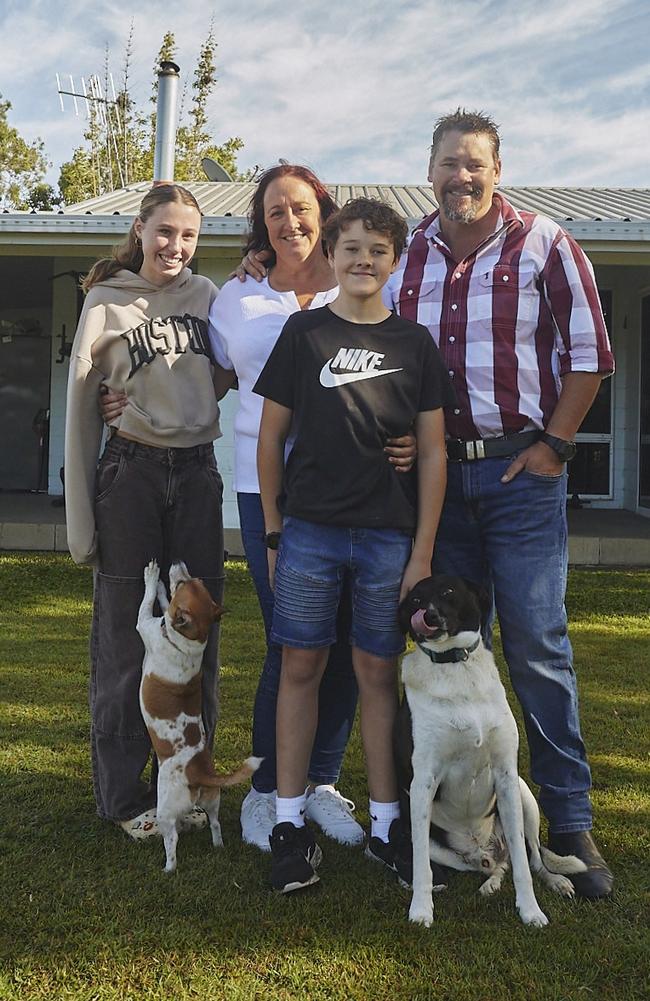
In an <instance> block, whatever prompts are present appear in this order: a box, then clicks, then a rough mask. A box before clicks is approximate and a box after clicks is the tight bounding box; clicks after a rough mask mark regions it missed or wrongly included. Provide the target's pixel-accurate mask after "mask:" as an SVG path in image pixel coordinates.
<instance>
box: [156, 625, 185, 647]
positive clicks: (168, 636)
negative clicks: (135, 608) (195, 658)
mask: <svg viewBox="0 0 650 1001" xmlns="http://www.w3.org/2000/svg"><path fill="white" fill-rule="evenodd" d="M160 627H161V631H162V634H163V636H164V637H165V639H166V640H167V642H168V643H169V644H171V646H173V648H174V650H178V652H179V653H182V654H185V650H183V649H182V648H181V647H179V646H178V644H177V643H174V641H173V639H172V638H171V636H170V635H169V633H168V632H167V626H166V624H165V619H164V617H163V618H162V619H161V620H160Z"/></svg>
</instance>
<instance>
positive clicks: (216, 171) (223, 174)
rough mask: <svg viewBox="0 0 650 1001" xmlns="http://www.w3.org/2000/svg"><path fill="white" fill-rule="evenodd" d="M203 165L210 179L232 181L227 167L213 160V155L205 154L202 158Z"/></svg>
mask: <svg viewBox="0 0 650 1001" xmlns="http://www.w3.org/2000/svg"><path fill="white" fill-rule="evenodd" d="M201 166H202V167H203V172H204V173H205V176H206V177H207V179H208V180H209V181H232V177H231V176H230V174H229V173H228V171H227V170H226V169H225V167H222V166H221V164H220V163H217V161H216V160H213V159H212V157H211V156H204V157H203V159H202V160H201Z"/></svg>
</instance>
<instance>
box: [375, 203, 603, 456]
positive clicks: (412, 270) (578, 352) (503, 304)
mask: <svg viewBox="0 0 650 1001" xmlns="http://www.w3.org/2000/svg"><path fill="white" fill-rule="evenodd" d="M495 200H496V202H497V204H498V205H499V209H500V215H499V219H498V222H497V225H496V228H495V230H494V233H493V234H492V235H491V236H490V237H488V239H487V240H486V241H485V242H484V243H483V244H481V246H480V247H479V248H478V249H477V250H476V251H474V252H473V253H472V254H471V255H470V256H469V257H467V258H466V259H465V260H464V261H462V262H460V263H457V262H455V261H454V260H453V258H452V256H451V253H450V251H449V249H448V247H447V246H446V244H445V242H444V239H443V237H442V234H441V232H440V225H439V214H438V212H435V213H434V214H433V215H430V216H428V217H427V218H426V219H424V220H423V221H422V222H421V223H420V225H419V226H418V227H417V228H416V230H415V231H414V233H413V236H412V238H411V242H410V244H409V247H408V250H407V251H406V253H405V254H403V256H402V260H401V261H400V264H399V266H398V268H397V270H396V271H395V273H394V275H392V277H391V279H390V281H389V282H388V285H387V286H386V293H387V295H388V296H389V297H390V300H391V301H390V305H391V306H393V307H394V308H395V309H396V310H397V312H398V313H399V314H400V315H401V316H403V317H405V318H406V319H409V320H416V321H417V322H418V323H423V324H424V325H425V326H426V327H428V328H429V330H430V332H431V335H432V337H433V339H434V340H435V342H436V344H437V345H438V347H439V349H440V352H441V354H442V357H443V359H444V361H445V364H446V365H447V368H448V370H449V374H450V375H451V376H452V378H453V382H454V387H455V389H456V398H457V405H456V407H455V408H454V409H453V410H449V409H447V410H446V411H445V421H446V426H447V432H448V434H449V436H450V437H451V438H461V439H463V440H465V441H472V440H474V439H476V438H493V437H498V436H500V435H504V434H513V433H515V432H517V431H523V430H529V429H533V428H540V429H541V428H545V427H546V425H547V424H548V422H549V420H550V417H551V414H552V413H553V410H554V408H555V405H556V403H557V400H558V396H559V393H560V389H561V383H560V376H561V375H564V374H565V373H566V372H602V373H605V374H607V373H611V372H612V371H613V370H614V359H613V356H612V353H611V350H610V346H609V339H608V336H607V330H606V327H605V320H604V318H603V314H602V310H601V307H600V300H599V298H598V291H597V289H596V281H595V278H594V273H593V269H592V267H591V264H590V263H589V261H588V260H587V258H586V257H585V255H584V253H583V251H582V250H581V248H580V247H579V246H578V244H577V243H576V242H575V240H573V239H572V238H571V237H570V236H569V235H568V234H567V233H565V232H564V230H562V229H561V228H560V227H559V226H558V225H557V224H556V223H555V222H553V220H552V219H549V218H547V217H546V216H542V215H536V214H534V213H533V212H518V211H517V210H516V209H515V208H514V207H513V206H512V205H510V204H509V203H508V202H507V201H506V200H505V198H503V197H502V196H501V195H495Z"/></svg>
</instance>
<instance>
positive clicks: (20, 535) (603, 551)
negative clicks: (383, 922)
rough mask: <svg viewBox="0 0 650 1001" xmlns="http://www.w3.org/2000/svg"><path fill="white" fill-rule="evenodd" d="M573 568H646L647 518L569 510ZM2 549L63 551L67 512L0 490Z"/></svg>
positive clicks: (235, 541) (238, 545)
mask: <svg viewBox="0 0 650 1001" xmlns="http://www.w3.org/2000/svg"><path fill="white" fill-rule="evenodd" d="M568 519H569V562H570V564H571V565H572V566H611V567H614V566H616V567H620V566H636V567H640V566H642V567H646V566H650V518H646V517H644V516H642V515H639V514H635V513H633V512H631V511H612V510H609V509H607V510H605V509H602V508H600V509H599V508H587V507H585V508H580V509H570V510H569V511H568ZM224 545H225V549H226V551H227V552H228V553H229V554H230V555H231V556H243V552H244V550H243V547H242V542H241V535H240V533H239V529H236V528H227V529H226V530H225V532H224ZM0 550H43V551H47V552H67V551H68V543H67V535H66V527H65V511H64V509H63V506H62V504H61V503H60V499H59V501H57V499H56V498H54V497H50V496H48V495H47V494H32V493H27V494H10V493H2V492H0Z"/></svg>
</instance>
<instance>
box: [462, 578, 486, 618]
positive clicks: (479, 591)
mask: <svg viewBox="0 0 650 1001" xmlns="http://www.w3.org/2000/svg"><path fill="white" fill-rule="evenodd" d="M463 580H464V581H465V584H466V585H467V588H468V589H469V590H470V591H471V592H472V594H474V595H476V599H477V601H478V607H479V611H480V613H481V626H484V625H485V624H486V623H487V622H488V620H489V618H490V616H491V614H492V603H493V598H492V591H491V590H490V589H489V588H487V587H486V586H485V585H484V584H477V583H476V581H473V580H469V579H468V578H467V577H464V578H463Z"/></svg>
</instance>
